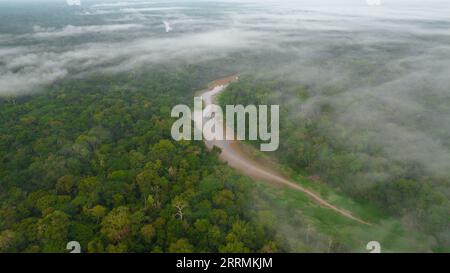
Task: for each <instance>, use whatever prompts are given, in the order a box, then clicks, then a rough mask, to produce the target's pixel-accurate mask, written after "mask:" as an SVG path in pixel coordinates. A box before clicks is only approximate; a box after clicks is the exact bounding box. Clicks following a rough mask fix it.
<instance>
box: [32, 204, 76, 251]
mask: <svg viewBox="0 0 450 273" xmlns="http://www.w3.org/2000/svg"><path fill="white" fill-rule="evenodd" d="M68 233H69V216H68V215H67V214H65V213H64V212H61V211H54V212H52V213H49V214H48V215H46V216H45V217H44V218H42V219H40V220H39V221H38V223H37V236H38V239H39V240H40V242H41V244H42V245H43V251H44V252H64V251H65V247H66V244H67V242H68V240H67V238H68Z"/></svg>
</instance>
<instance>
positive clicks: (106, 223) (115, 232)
mask: <svg viewBox="0 0 450 273" xmlns="http://www.w3.org/2000/svg"><path fill="white" fill-rule="evenodd" d="M101 226H102V228H101V233H102V234H103V235H105V236H106V237H107V238H108V239H109V240H110V241H111V242H114V243H117V242H120V241H122V240H123V239H125V238H126V237H127V236H128V235H129V234H130V230H131V220H130V212H129V209H128V208H127V207H118V208H115V209H113V210H112V211H111V212H110V213H108V215H106V216H105V218H103V221H102V224H101Z"/></svg>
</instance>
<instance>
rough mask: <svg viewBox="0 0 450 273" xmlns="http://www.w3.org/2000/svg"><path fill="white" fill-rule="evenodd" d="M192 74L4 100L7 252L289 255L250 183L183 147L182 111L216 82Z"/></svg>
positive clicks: (0, 140) (1, 233)
mask: <svg viewBox="0 0 450 273" xmlns="http://www.w3.org/2000/svg"><path fill="white" fill-rule="evenodd" d="M183 71H189V69H185V70H183ZM190 71H193V72H191V73H187V72H184V73H175V74H170V75H169V74H168V73H166V72H163V71H161V72H145V73H144V72H142V73H140V74H138V73H136V72H134V73H131V74H129V75H126V74H125V75H121V76H117V75H116V76H103V75H95V76H93V77H91V78H90V79H83V80H67V81H62V82H59V83H58V84H56V85H54V86H53V87H52V88H51V90H49V91H48V92H44V93H41V94H38V95H34V96H32V97H27V98H21V99H18V100H16V101H11V100H5V101H2V102H1V108H0V109H1V110H0V204H1V205H0V251H1V252H66V244H67V242H69V241H72V240H75V241H79V242H80V243H81V247H82V251H84V252H192V251H196V252H254V251H258V252H260V251H268V252H273V251H279V250H282V248H281V247H280V246H279V243H278V242H276V239H275V238H274V233H273V231H271V230H270V229H268V228H266V227H264V226H262V225H261V224H259V223H257V222H255V220H254V217H253V216H252V210H251V204H252V202H251V200H250V199H249V198H248V197H249V195H250V188H249V186H250V184H249V181H248V180H247V179H245V178H243V177H241V176H240V175H238V174H236V173H234V172H232V171H231V170H230V169H229V168H227V167H226V166H224V165H222V164H221V163H220V162H219V161H218V159H217V151H213V152H208V151H207V150H206V148H205V146H204V145H203V143H202V142H201V141H196V142H195V141H192V142H191V141H189V142H175V141H173V140H172V139H171V137H170V127H171V125H172V122H173V120H172V119H171V118H170V112H169V111H170V109H171V107H172V106H173V105H175V104H177V103H179V102H181V101H183V100H184V101H192V96H193V93H194V91H195V90H197V89H198V88H199V86H204V85H205V84H206V82H207V81H204V80H202V78H201V77H199V76H198V75H200V74H202V75H204V74H205V73H204V72H203V71H200V69H197V70H195V69H194V68H192V69H191V70H190Z"/></svg>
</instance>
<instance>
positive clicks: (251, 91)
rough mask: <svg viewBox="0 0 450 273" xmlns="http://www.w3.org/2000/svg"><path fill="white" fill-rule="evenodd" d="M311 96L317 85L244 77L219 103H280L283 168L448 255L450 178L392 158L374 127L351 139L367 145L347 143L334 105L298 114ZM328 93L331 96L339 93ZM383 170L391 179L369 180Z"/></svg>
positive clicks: (276, 153)
mask: <svg viewBox="0 0 450 273" xmlns="http://www.w3.org/2000/svg"><path fill="white" fill-rule="evenodd" d="M273 90H277V91H278V92H273ZM312 92H314V87H313V86H306V85H305V86H299V85H298V84H290V83H289V82H288V81H285V82H281V81H277V80H270V79H264V78H260V77H259V78H255V77H252V76H244V77H241V79H240V81H239V82H238V83H233V84H232V85H231V86H230V87H229V88H228V90H227V92H224V93H223V94H222V95H221V98H220V101H221V104H222V105H225V104H243V105H249V104H255V105H260V104H262V105H266V104H280V105H282V107H281V108H280V111H281V113H280V118H281V120H280V124H281V125H280V126H281V127H280V136H281V141H280V148H279V149H278V150H277V151H276V152H274V154H273V156H274V157H275V158H277V160H278V161H279V162H280V163H281V164H283V165H285V166H289V168H290V169H291V171H292V172H293V173H300V174H302V175H304V176H305V177H308V179H309V180H310V181H312V182H313V183H314V182H315V183H325V184H328V185H330V186H331V187H333V188H334V189H336V190H337V191H338V192H342V193H344V194H345V195H347V196H349V197H352V198H353V199H354V200H356V201H358V202H360V203H362V204H364V203H370V204H374V205H375V206H376V207H377V208H379V209H380V210H381V211H382V212H384V213H385V214H386V215H387V216H390V217H393V218H396V219H400V221H401V225H402V229H403V230H404V231H403V232H402V233H404V232H406V233H408V232H420V233H422V234H426V237H424V238H423V239H422V240H424V242H425V241H427V243H429V244H430V245H431V246H432V250H434V251H449V250H450V237H449V236H450V234H449V230H450V218H449V215H450V201H449V200H450V191H449V189H450V177H449V176H448V175H447V176H442V175H441V176H439V175H433V174H430V173H429V172H427V171H426V170H425V169H424V168H423V166H422V165H421V164H419V163H417V162H415V161H413V160H410V161H405V160H402V161H395V160H391V159H389V158H388V157H386V156H385V154H384V153H385V151H384V150H383V147H379V146H377V145H376V144H374V143H373V142H371V139H370V130H376V128H370V124H368V126H367V127H368V128H365V130H360V131H359V135H357V136H353V137H357V138H360V139H364V140H365V142H363V144H361V142H352V141H349V139H348V138H346V137H345V136H346V135H348V134H346V133H345V130H346V128H345V127H339V125H338V124H337V123H335V121H334V117H335V116H336V113H335V112H334V111H336V109H334V108H333V106H332V105H331V104H327V103H326V102H325V103H323V102H321V103H320V104H319V106H318V108H319V109H318V110H317V112H316V113H315V115H310V116H308V118H304V117H302V116H300V115H299V114H298V113H299V112H300V111H302V110H301V109H302V106H304V105H306V104H307V103H308V102H309V101H308V100H311V99H313V96H312ZM328 93H329V96H330V97H332V96H333V94H336V93H337V92H336V91H335V92H331V91H330V92H328ZM295 113H297V114H295ZM336 132H337V133H336ZM337 135H338V136H341V137H336V136H337ZM253 143H254V142H253ZM380 172H383V173H390V174H393V175H391V176H389V177H381V178H382V179H379V180H381V181H373V180H375V179H374V178H373V177H371V176H376V174H377V173H380ZM371 180H372V181H371ZM374 224H379V223H374ZM380 227H381V226H380ZM430 250H431V249H430Z"/></svg>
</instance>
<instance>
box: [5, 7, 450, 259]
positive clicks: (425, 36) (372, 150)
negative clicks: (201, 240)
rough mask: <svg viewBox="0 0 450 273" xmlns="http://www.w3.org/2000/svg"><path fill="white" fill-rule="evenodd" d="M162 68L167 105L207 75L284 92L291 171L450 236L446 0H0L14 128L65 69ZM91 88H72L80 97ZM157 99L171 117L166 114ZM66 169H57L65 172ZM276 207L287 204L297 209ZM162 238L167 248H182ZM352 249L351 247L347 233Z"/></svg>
mask: <svg viewBox="0 0 450 273" xmlns="http://www.w3.org/2000/svg"><path fill="white" fill-rule="evenodd" d="M164 22H168V23H169V24H170V27H171V30H169V31H167V30H166V29H165V25H164ZM152 69H155V70H158V71H159V72H158V73H163V74H164V75H167V78H164V77H165V76H161V75H160V74H157V75H160V76H155V74H152V75H153V76H154V77H158V79H160V81H161V82H159V83H158V84H159V86H157V87H154V88H155V89H157V88H160V86H164V87H161V90H163V91H161V93H157V94H160V95H155V96H157V99H161V100H164V105H165V106H166V107H170V103H167V101H166V100H168V98H166V97H164V94H166V95H167V96H171V95H174V94H173V93H170V92H171V88H172V87H173V88H172V89H174V90H175V89H176V90H177V92H178V93H177V98H176V99H175V100H176V102H178V103H179V102H185V103H191V102H192V99H191V95H192V93H193V91H194V90H195V88H200V87H201V86H205V84H206V83H207V82H209V81H211V80H214V79H215V78H219V77H221V76H227V75H231V74H234V73H238V74H239V75H240V76H241V77H242V79H243V80H242V82H240V83H236V84H235V85H232V86H231V87H230V88H231V91H230V94H229V95H224V98H223V99H224V100H225V101H226V102H227V103H243V104H244V103H260V104H263V103H273V104H279V105H280V109H281V111H282V112H281V119H282V129H281V133H280V150H279V151H278V152H275V153H274V154H272V155H269V156H273V158H274V159H275V160H277V161H278V162H280V164H284V166H286V168H289V170H290V171H292V172H293V173H301V174H304V175H305V176H314V175H316V176H319V177H321V180H322V182H323V183H324V184H326V185H327V186H329V187H331V188H333V189H334V190H336V191H337V192H339V193H340V194H345V195H348V196H350V197H351V198H354V200H356V202H368V203H369V204H371V205H374V206H375V207H376V208H377V209H380V210H381V211H383V213H386V214H387V215H388V216H386V218H387V219H395V220H396V221H398V222H399V225H400V226H402V227H403V228H404V229H405V230H413V231H414V232H420V233H421V234H425V235H423V237H421V238H422V239H416V238H414V239H411V241H414V243H411V244H406V243H405V245H404V246H403V245H402V247H400V249H402V250H409V251H434V250H440V251H442V250H444V251H448V250H449V249H450V222H449V217H448V216H449V215H450V202H449V198H450V173H449V170H450V77H449V75H450V2H448V1H441V0H431V1H416V0H383V1H382V2H381V5H379V6H378V5H369V4H368V3H367V2H366V1H365V0H337V1H331V0H330V1H327V0H320V1H314V0H305V1H303V0H299V1H293V0H292V1H287V0H286V1H257V0H253V1H251V0H248V1H247V0H242V1H241V0H234V1H233V0H217V1H200V0H198V1H197V0H192V1H191V0H186V1H181V0H180V1H146V0H142V1H131V0H126V1H113V0H99V1H94V0H89V1H87V0H81V5H68V4H67V3H66V1H62V0H61V1H59V0H40V1H31V0H30V1H27V0H21V1H4V0H0V106H1V107H2V108H3V109H4V111H3V110H2V111H3V113H2V115H0V116H3V118H2V119H3V121H2V123H3V124H2V125H1V129H2V130H1V132H3V133H5V134H6V132H7V131H8V130H7V128H6V125H7V124H9V123H13V122H12V120H13V119H9V118H8V117H7V115H8V113H9V112H7V111H6V110H5V109H7V108H5V107H6V106H7V105H13V104H14V105H16V103H17V104H21V103H23V104H27V103H29V101H32V100H33V98H34V97H36V96H37V97H39V96H47V95H45V94H51V92H56V93H57V92H59V91H58V90H68V89H70V88H69V87H68V86H67V83H74V84H75V85H76V84H77V83H78V84H80V86H81V85H82V84H83V81H84V80H86V79H90V78H91V77H92V75H101V76H99V77H104V78H105V79H108V81H111V82H113V80H114V79H115V78H116V79H121V77H125V76H124V75H127V76H128V75H134V74H133V73H137V74H138V76H136V77H135V78H133V79H141V80H142V79H147V80H148V81H149V82H151V81H150V80H149V78H146V76H145V74H142V75H140V74H139V73H140V72H139V71H146V70H152ZM188 69H193V70H194V71H195V72H193V73H192V75H196V77H194V78H191V81H187V80H186V82H189V85H188V86H186V88H185V91H184V90H183V85H182V83H181V82H180V83H179V84H178V83H177V82H176V81H177V79H178V78H177V77H180V78H182V79H183V80H184V79H185V78H183V76H179V73H181V74H183V72H180V71H184V70H188ZM189 75H191V74H189ZM184 76H186V75H184ZM130 77H131V76H130ZM186 77H187V76H186ZM189 77H191V76H189ZM164 79H167V80H170V82H171V84H172V85H169V84H167V82H165V81H164ZM124 81H125V80H124ZM143 81H144V80H143ZM154 82H158V80H155V81H154ZM136 84H138V83H137V82H136ZM55 86H56V87H55ZM61 86H64V87H65V88H66V89H63V88H59V87H61ZM83 86H84V87H83V88H85V89H86V90H90V88H89V87H86V86H87V84H86V85H83ZM93 86H96V88H99V89H101V90H102V94H104V95H105V96H115V95H112V94H109V95H108V92H109V90H104V88H106V87H111V88H112V89H113V90H111V92H115V91H114V86H111V85H108V84H106V83H105V85H104V86H102V85H101V84H100V85H98V84H97V85H93ZM120 86H121V87H120V88H117V89H120V90H121V91H120V92H121V95H122V96H124V97H125V98H126V97H127V92H130V96H135V93H134V90H140V89H139V88H141V89H142V88H145V87H143V86H134V85H132V84H130V85H128V84H125V83H124V84H123V85H120ZM155 86H156V83H155ZM128 87H132V88H130V89H127V88H128ZM52 88H53V89H52ZM58 88H59V89H58ZM83 88H81V87H80V90H81V91H77V93H76V96H74V97H73V98H74V99H75V98H77V97H78V96H79V97H80V100H84V98H83V96H84V93H83V92H84V91H83V90H85V89H83ZM122 89H123V90H122ZM49 90H53V91H49ZM86 92H87V91H86ZM91 92H92V91H89V92H87V94H86V96H91ZM169 94H170V95H169ZM49 96H50V95H49ZM55 96H56V95H55ZM162 97H164V98H162ZM48 99H49V100H52V98H51V97H50V98H48ZM135 99H136V98H135ZM155 99H156V98H155ZM130 100H131V99H130ZM94 101H95V100H94ZM149 101H151V98H150V99H149ZM92 103H94V102H92ZM149 103H150V102H149ZM175 104H176V103H175V102H174V103H173V105H175ZM105 105H108V103H107V102H105ZM8 107H9V106H8ZM11 107H13V106H11ZM24 107H25V106H24ZM27 107H28V106H27ZM30 107H31V106H30ZM30 107H28V108H26V107H25V108H26V109H27V110H25V109H22V110H20V111H19V110H17V115H16V116H15V119H16V120H17V119H20V118H23V116H21V115H22V114H23V113H25V114H23V115H25V116H26V115H27V113H26V111H28V110H29V109H30ZM105 107H106V106H105ZM152 107H153V106H152ZM155 109H157V110H155V111H156V112H158V111H160V113H159V114H160V115H162V114H164V113H166V112H167V111H166V110H161V109H160V108H158V107H156V106H155ZM8 111H9V110H8ZM11 111H13V110H11ZM11 113H12V112H11ZM56 113H59V114H61V115H62V116H63V115H64V113H63V111H62V112H58V111H55V112H53V113H52V114H56ZM36 115H37V117H36V118H37V119H39V112H37V114H36ZM105 116H106V114H105ZM119 116H120V115H119ZM166 118H167V117H166ZM7 121H8V122H9V123H8V122H7ZM103 127H107V125H104V126H103ZM164 128H165V127H164ZM84 129H85V130H87V131H89V130H90V129H89V128H84ZM91 129H92V128H91ZM81 131H83V130H81ZM81 131H80V132H81ZM77 133H78V131H77ZM14 134H16V133H14ZM98 134H101V133H98ZM105 134H106V133H105ZM112 134H113V135H114V133H112ZM130 137H131V136H130ZM107 138H108V137H106V136H105V139H107ZM0 139H1V138H0ZM112 139H116V140H117V139H118V138H114V137H113V138H112ZM2 141H4V143H3V144H2V145H3V146H2V147H8V145H9V144H11V143H13V140H12V137H11V138H6V137H4V138H3V140H2ZM105 141H106V140H105ZM8 143H9V144H8ZM30 143H34V144H33V145H36V143H35V142H33V141H30ZM7 144H8V145H7ZM147 144H148V143H146V145H147ZM16 145H18V144H16ZM30 145H31V144H30ZM58 145H59V144H58ZM136 145H137V144H136ZM19 146H20V145H19ZM61 147H62V146H61ZM133 147H134V146H133ZM5 149H6V148H5ZM130 149H131V148H130ZM137 149H138V148H136V150H137ZM146 149H147V148H146ZM155 149H156V148H155ZM57 150H58V151H61V150H60V149H57ZM145 152H149V151H145ZM92 153H94V151H92ZM0 155H1V156H2V162H3V163H2V164H0V169H2V172H0V174H2V176H0V189H2V190H4V191H6V189H7V188H9V187H10V186H11V185H12V184H14V183H12V182H11V183H9V182H6V181H2V180H3V179H2V177H3V178H6V177H8V178H10V177H12V176H13V174H17V173H18V172H16V171H14V172H13V171H11V168H12V167H11V166H12V165H8V164H10V163H9V162H12V159H11V157H9V155H7V153H6V151H3V152H2V153H0ZM39 156H42V155H39ZM39 156H38V155H36V160H39V159H38V158H39ZM41 158H45V157H43V156H42V157H41ZM11 164H12V163H11ZM8 166H9V167H8ZM24 167H25V166H24ZM8 168H9V169H8ZM68 168H69V169H70V167H68ZM152 168H153V167H152ZM154 168H155V169H156V168H157V167H154ZM162 168H163V169H164V168H165V167H164V166H163V167H162ZM168 168H169V167H167V169H168ZM117 169H124V167H120V168H119V167H118V168H117ZM110 171H111V169H110ZM88 173H89V175H93V174H94V173H95V172H94V171H92V170H90V171H89V172H88ZM27 175H31V173H27V174H23V176H17V177H20V179H22V180H23V181H22V180H21V181H20V183H22V182H24V180H25V178H26V177H28V176H27ZM133 175H136V174H133ZM199 175H200V174H199ZM57 176H58V175H55V177H52V178H49V179H50V180H52V179H53V180H54V181H57V180H58V177H57ZM84 176H85V175H80V179H82V178H83V177H84ZM131 176H132V175H131V174H130V177H131ZM230 176H231V174H230ZM17 179H19V178H17ZM20 179H19V180H20ZM130 179H131V178H130ZM131 180H134V179H131ZM24 183H25V182H24ZM55 183H56V182H55ZM17 184H19V183H17ZM17 184H14V186H15V187H17ZM6 185H8V186H6ZM49 188H50V187H49ZM35 189H36V188H34V187H31V188H30V189H29V190H30V191H31V190H35ZM0 195H1V194H0ZM262 199H264V198H262ZM419 200H420V202H419ZM271 202H273V201H271ZM95 203H96V202H93V203H92V204H91V203H89V204H87V203H86V204H85V206H86V207H90V206H93V205H94V204H95ZM119 203H120V202H119ZM419 203H420V204H419ZM110 206H111V208H112V207H116V205H115V204H114V205H110ZM261 206H263V207H264V205H261ZM277 206H280V207H279V208H277V209H276V210H277V211H278V212H279V214H278V215H283V217H281V218H288V217H284V215H286V211H283V207H282V206H281V205H280V204H274V205H273V207H277ZM105 207H107V206H106V205H105ZM118 213H125V212H123V211H122V212H118ZM5 214H6V213H5ZM45 215H46V213H44V212H43V213H42V217H44V216H45ZM27 217H28V216H27ZM30 217H31V216H30ZM33 217H34V216H33ZM36 217H37V216H36ZM278 217H280V216H278ZM280 221H281V222H280ZM12 222H13V221H12ZM381 222H383V221H381ZM0 223H2V222H1V221H0ZM278 223H281V224H279V227H280V226H282V228H281V229H282V230H283V232H281V233H280V234H281V235H283V236H285V235H286V234H288V233H292V232H293V230H295V226H294V225H293V224H292V223H287V222H286V223H283V222H282V220H278ZM380 225H382V224H380ZM273 226H277V224H273ZM306 226H307V225H304V226H302V227H301V229H302V233H301V235H300V236H299V237H301V236H304V231H305V230H306ZM235 228H236V227H235ZM308 228H309V225H308ZM10 229H11V230H12V229H15V228H14V225H13V224H11V223H6V222H5V223H3V226H2V225H0V230H10ZM355 232H356V231H355ZM317 233H320V230H317ZM324 236H325V235H324ZM326 236H328V235H326ZM326 236H325V237H326ZM355 236H356V235H355ZM194 237H195V236H194ZM274 237H275V238H276V236H275V235H274ZM286 237H288V236H286ZM319 237H320V236H319ZM406 237H408V236H406ZM27 240H31V239H27ZM161 240H162V239H161ZM255 240H256V239H255ZM302 240H303V242H302V243H301V246H300V247H296V246H295V244H297V242H294V243H293V242H288V243H286V244H287V245H289V247H290V248H289V247H288V248H285V249H283V247H280V248H279V250H280V251H282V250H286V251H302V250H305V251H323V250H324V249H326V248H327V247H328V246H327V242H328V241H327V240H328V237H327V238H326V239H323V241H321V240H322V239H320V238H319V239H317V242H318V243H317V246H316V248H310V249H308V248H305V245H307V244H308V241H304V239H302ZM308 240H309V239H308ZM416 240H417V242H416ZM31 241H32V240H31ZM110 241H111V242H114V243H118V242H120V240H116V239H111V238H110ZM273 241H274V242H276V241H277V240H276V239H273ZM177 242H178V241H177ZM191 243H193V242H191ZM22 244H26V243H23V242H22ZM33 244H36V245H38V243H33ZM112 244H113V243H112ZM105 245H106V243H105ZM115 246H118V244H116V245H115ZM159 246H160V248H158V249H157V250H162V251H170V249H169V247H168V246H167V247H164V246H163V245H162V244H161V243H159ZM265 247H266V248H267V247H268V246H267V245H266V246H265ZM118 248H119V247H117V248H114V249H113V250H118ZM255 248H256V247H255ZM261 248H262V246H259V245H258V250H260V249H261ZM405 248H406V249H405ZM408 248H409V249H408ZM22 249H25V247H23V248H22ZM111 249H112V248H111ZM129 249H132V250H133V251H139V250H140V249H133V248H129ZM174 249H175V248H173V249H172V250H174ZM212 249H213V250H217V248H212ZM392 249H395V247H392ZM28 250H30V249H28ZM31 250H32V249H31ZM50 250H55V249H54V248H50ZM92 250H93V251H95V250H98V251H99V250H100V248H98V249H96V248H92ZM145 250H147V249H145ZM152 250H155V249H152ZM188 250H190V249H188ZM222 250H223V251H226V250H231V246H228V249H222ZM340 250H341V251H350V250H354V249H352V248H351V247H348V248H345V247H343V248H342V249H339V247H338V246H336V251H340Z"/></svg>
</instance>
